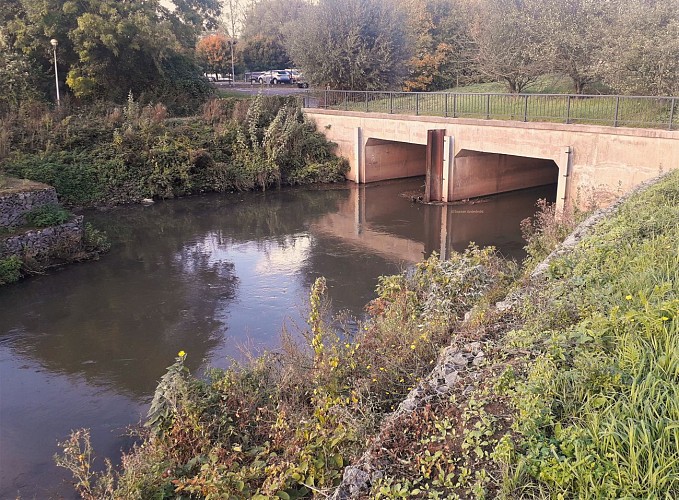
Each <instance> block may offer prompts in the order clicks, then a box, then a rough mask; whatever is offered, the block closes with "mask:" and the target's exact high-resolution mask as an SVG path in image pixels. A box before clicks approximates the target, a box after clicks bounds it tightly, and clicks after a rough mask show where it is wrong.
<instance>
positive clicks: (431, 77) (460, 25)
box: [403, 0, 473, 91]
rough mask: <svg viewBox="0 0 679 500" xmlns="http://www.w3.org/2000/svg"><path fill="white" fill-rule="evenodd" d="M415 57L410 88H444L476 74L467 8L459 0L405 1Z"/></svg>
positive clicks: (410, 64) (410, 63) (407, 85)
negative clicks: (473, 64) (473, 65)
mask: <svg viewBox="0 0 679 500" xmlns="http://www.w3.org/2000/svg"><path fill="white" fill-rule="evenodd" d="M403 8H404V9H405V12H406V18H407V26H408V32H409V44H410V46H411V47H412V57H411V58H410V60H409V61H408V76H407V78H406V80H405V82H404V87H405V89H406V90H420V91H430V90H441V89H445V88H448V87H451V86H453V85H457V84H459V82H460V81H461V80H462V81H465V80H466V79H467V78H469V77H471V76H472V74H473V70H472V65H471V62H472V60H471V58H472V53H471V48H472V43H471V40H470V37H469V31H468V26H467V18H466V12H465V11H466V9H465V7H464V5H463V4H462V2H460V1H458V0H425V1H422V0H406V1H405V2H404V3H403Z"/></svg>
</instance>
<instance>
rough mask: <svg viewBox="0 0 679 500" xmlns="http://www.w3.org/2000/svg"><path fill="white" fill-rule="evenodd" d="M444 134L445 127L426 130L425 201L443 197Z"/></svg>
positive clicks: (439, 199) (437, 199)
mask: <svg viewBox="0 0 679 500" xmlns="http://www.w3.org/2000/svg"><path fill="white" fill-rule="evenodd" d="M445 135H446V131H445V129H436V130H427V165H426V168H427V170H426V176H427V179H426V181H425V187H424V201H425V203H429V202H430V201H441V200H442V199H443V198H442V195H443V138H444V137H445Z"/></svg>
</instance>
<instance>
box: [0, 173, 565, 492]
mask: <svg viewBox="0 0 679 500" xmlns="http://www.w3.org/2000/svg"><path fill="white" fill-rule="evenodd" d="M422 184H423V183H422V180H421V179H414V180H412V179H411V180H405V181H394V182H386V183H381V184H377V185H368V186H355V185H349V184H347V185H342V186H335V187H332V188H322V189H316V190H314V189H290V190H282V191H276V192H266V193H246V194H233V195H206V196H199V197H193V198H188V199H183V200H174V201H168V202H164V203H157V204H155V205H153V206H151V207H143V208H142V207H123V208H119V209H116V210H112V211H110V212H95V213H90V214H87V218H88V219H89V220H90V221H91V222H93V223H94V224H95V225H96V226H97V227H99V228H102V229H104V230H106V231H107V232H108V234H109V235H110V237H111V239H112V242H113V248H112V250H111V252H110V253H109V254H108V255H106V256H104V257H103V258H102V259H101V260H100V261H98V262H91V263H85V264H81V265H76V266H70V267H67V268H64V269H61V270H59V271H53V272H50V273H48V274H46V275H44V276H39V277H36V278H32V279H30V280H27V281H25V282H22V283H19V284H17V285H15V286H11V287H5V288H3V289H0V420H1V422H2V425H1V426H0V498H6V497H14V496H16V495H17V493H20V494H21V495H22V496H23V497H34V496H35V497H38V498H43V497H48V496H50V495H52V494H56V495H59V494H63V495H67V496H68V495H72V491H71V490H70V488H69V487H67V486H64V487H60V486H59V482H60V481H61V480H62V479H64V478H65V477H66V474H65V473H64V472H60V471H58V470H57V469H56V467H54V465H52V462H51V456H52V455H53V454H54V453H55V452H56V451H57V450H56V442H57V440H59V439H63V438H64V437H65V436H66V435H67V434H68V431H69V430H70V429H71V428H76V427H90V428H92V429H93V444H94V446H95V448H97V449H99V450H101V452H102V453H103V454H107V455H115V454H116V452H117V450H118V449H120V447H122V446H125V445H126V443H127V441H126V440H125V439H124V438H121V437H120V436H121V433H122V429H123V428H124V427H125V426H126V425H129V424H133V423H136V422H137V421H139V419H140V418H141V417H142V415H143V414H144V412H145V408H146V405H147V404H148V401H149V399H150V397H151V396H152V393H153V390H154V388H155V385H156V382H157V380H158V379H159V377H160V376H161V375H162V374H163V373H164V371H165V368H166V367H167V365H168V364H170V363H171V362H172V360H173V358H174V356H175V355H176V353H177V352H178V351H179V350H180V349H183V350H185V351H187V352H188V353H189V357H188V364H189V367H190V368H191V369H192V370H200V369H203V368H204V367H206V366H207V365H217V366H226V365H227V364H228V362H229V359H231V358H233V357H236V358H237V357H239V356H240V348H241V346H242V345H246V346H247V347H246V348H247V349H249V350H258V349H262V348H267V347H275V346H276V344H277V341H278V335H279V332H280V329H281V326H282V325H283V323H284V322H287V323H289V324H297V325H303V324H304V319H303V318H304V317H305V313H304V309H305V304H306V298H307V295H308V290H309V288H310V286H311V284H312V283H313V281H314V280H315V279H316V278H317V277H318V276H325V277H326V278H327V280H328V285H329V293H330V297H331V299H332V301H333V305H334V308H335V309H336V310H340V309H347V310H349V311H350V312H351V313H353V314H355V315H361V314H362V313H361V311H362V308H363V306H364V305H365V303H366V302H367V301H368V300H369V299H370V298H371V297H372V295H373V290H374V287H375V285H376V283H377V278H378V276H380V275H383V274H391V273H394V272H398V271H399V270H400V269H402V268H404V267H406V266H408V265H410V264H412V263H413V262H416V261H418V260H420V259H421V258H422V257H424V256H426V255H428V254H429V253H431V252H432V251H437V252H439V253H442V254H446V253H447V252H449V251H450V249H451V248H452V249H455V250H463V249H464V248H465V247H466V246H467V245H468V242H469V241H470V240H472V241H475V242H477V243H478V244H480V245H484V244H495V245H496V246H498V247H499V248H500V250H501V251H503V252H504V253H505V254H507V255H510V256H520V254H521V246H522V242H521V239H520V234H519V221H520V220H521V219H522V218H524V217H526V216H528V215H530V214H531V213H532V212H533V209H534V203H535V200H536V199H537V198H538V197H545V196H548V195H549V194H550V193H552V192H553V188H551V187H550V188H545V189H541V188H538V189H533V190H528V191H525V192H522V193H510V194H505V195H500V196H498V197H496V198H492V199H489V200H486V201H484V202H483V203H476V204H468V205H455V206H448V207H441V206H425V205H421V204H417V203H412V202H411V201H410V199H409V197H408V196H403V194H404V193H408V192H416V191H418V190H420V189H421V188H422ZM55 492H57V493H55Z"/></svg>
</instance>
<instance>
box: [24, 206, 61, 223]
mask: <svg viewBox="0 0 679 500" xmlns="http://www.w3.org/2000/svg"><path fill="white" fill-rule="evenodd" d="M25 217H26V222H27V223H28V224H29V225H31V226H34V227H50V226H58V225H59V224H63V223H65V222H67V221H68V220H70V219H71V218H72V217H73V214H72V213H70V212H69V211H68V210H66V209H64V208H62V207H60V206H59V205H42V206H40V207H37V208H34V209H32V210H31V211H29V212H27V213H26V215H25Z"/></svg>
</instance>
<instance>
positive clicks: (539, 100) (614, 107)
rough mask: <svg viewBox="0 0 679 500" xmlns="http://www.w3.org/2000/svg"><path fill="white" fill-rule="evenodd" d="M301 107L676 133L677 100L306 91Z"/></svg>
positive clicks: (678, 107) (678, 113) (607, 96)
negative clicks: (585, 125)
mask: <svg viewBox="0 0 679 500" xmlns="http://www.w3.org/2000/svg"><path fill="white" fill-rule="evenodd" d="M304 107H307V108H323V109H336V110H343V111H361V112H366V113H371V112H377V113H390V114H408V115H415V116H443V117H449V118H482V119H487V120H490V119H494V120H518V121H523V122H558V123H579V124H595V125H606V126H613V127H643V128H665V129H667V130H677V129H679V97H652V96H621V95H570V94H457V93H450V92H371V91H351V90H320V91H314V90H310V91H308V92H306V93H305V94H304Z"/></svg>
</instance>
